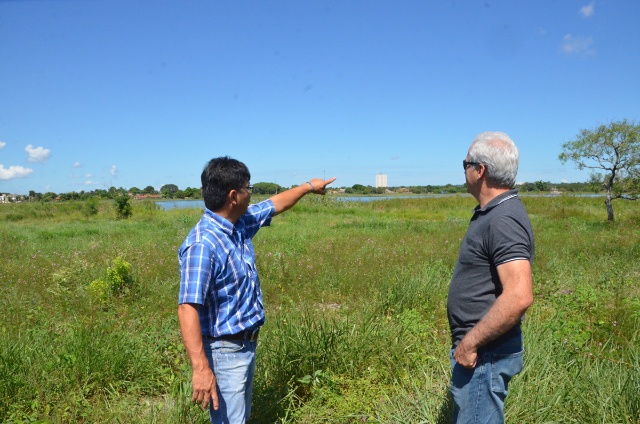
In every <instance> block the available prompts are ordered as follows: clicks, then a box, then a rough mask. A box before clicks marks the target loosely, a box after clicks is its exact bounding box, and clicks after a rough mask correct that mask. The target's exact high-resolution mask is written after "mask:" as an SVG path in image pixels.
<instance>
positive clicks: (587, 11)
mask: <svg viewBox="0 0 640 424" xmlns="http://www.w3.org/2000/svg"><path fill="white" fill-rule="evenodd" d="M595 12H596V5H595V3H594V2H591V3H589V4H588V5H586V6H582V7H581V8H580V14H581V15H582V16H584V17H585V18H590V17H592V16H593V14H594V13H595Z"/></svg>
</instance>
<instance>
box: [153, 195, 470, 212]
mask: <svg viewBox="0 0 640 424" xmlns="http://www.w3.org/2000/svg"><path fill="white" fill-rule="evenodd" d="M446 196H456V194H413V195H406V196H405V195H396V196H336V197H333V198H334V199H336V200H338V201H342V202H372V201H375V200H389V199H425V198H436V197H446ZM465 196H466V195H465ZM156 204H157V205H158V206H159V207H160V208H161V209H162V210H165V211H167V210H170V209H203V210H204V200H163V201H161V202H156Z"/></svg>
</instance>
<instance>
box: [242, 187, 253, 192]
mask: <svg viewBox="0 0 640 424" xmlns="http://www.w3.org/2000/svg"><path fill="white" fill-rule="evenodd" d="M242 188H243V189H245V190H247V191H248V192H249V193H251V192H252V191H253V186H252V185H248V186H246V187H242Z"/></svg>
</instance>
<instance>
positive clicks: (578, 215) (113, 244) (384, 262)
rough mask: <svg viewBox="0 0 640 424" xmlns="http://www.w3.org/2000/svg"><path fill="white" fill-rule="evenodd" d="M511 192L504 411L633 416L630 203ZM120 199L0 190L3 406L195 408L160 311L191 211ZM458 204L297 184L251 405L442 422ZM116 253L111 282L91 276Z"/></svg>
mask: <svg viewBox="0 0 640 424" xmlns="http://www.w3.org/2000/svg"><path fill="white" fill-rule="evenodd" d="M523 200H524V202H525V206H526V207H527V209H528V211H529V213H530V216H531V219H532V223H533V226H534V231H535V235H536V241H537V246H536V247H537V255H536V261H535V263H534V280H535V295H536V303H535V304H534V305H533V307H532V308H531V309H530V311H529V312H528V313H527V317H526V320H525V324H524V327H525V332H526V338H525V348H526V356H525V369H524V370H523V372H522V373H521V374H520V375H519V376H518V377H516V378H515V379H514V380H513V382H512V384H511V385H510V395H509V397H508V399H507V404H506V415H507V421H508V422H518V423H541V422H543V423H544V422H549V423H551V422H562V423H564V422H575V423H605V422H606V423H609V422H615V423H618V422H619V423H638V422H640V404H639V403H640V401H639V398H640V397H639V395H638V393H640V364H639V363H638V362H639V358H640V343H639V340H638V336H639V332H640V300H639V299H640V296H639V294H640V293H639V291H640V289H639V287H640V285H639V284H638V283H639V282H640V273H639V271H638V269H639V268H638V266H637V258H638V256H639V254H640V225H639V224H640V205H639V204H637V203H633V202H626V203H624V202H620V203H616V216H617V221H616V222H615V223H613V224H611V223H608V222H606V212H605V209H604V206H603V205H602V200H601V199H592V198H579V197H568V196H567V197H564V196H563V197H554V198H542V197H525V198H524V199H523ZM133 206H134V209H133V216H132V218H131V219H128V220H117V219H116V216H115V212H114V211H113V206H112V204H111V203H107V202H105V203H100V204H98V205H93V206H92V208H94V212H91V213H88V209H87V206H86V205H85V204H83V203H82V202H68V203H35V204H19V205H0V240H1V247H0V255H1V257H2V266H1V267H0V282H2V284H1V285H0V301H1V302H2V304H3V305H4V306H3V313H2V314H1V315H0V422H6V423H29V422H49V423H71V422H73V423H75V422H81V423H82V422H86V423H95V422H105V423H107V422H108V423H111V422H145V423H146V422H151V423H176V422H184V423H187V422H189V423H194V422H195V423H206V422H208V414H207V413H206V412H204V411H201V410H200V409H199V408H197V407H196V406H194V405H192V404H191V403H190V402H189V400H190V393H191V387H190V375H191V371H190V368H189V365H188V359H187V358H186V355H185V353H184V350H183V348H182V344H181V341H180V335H179V329H178V323H177V317H176V307H177V304H176V302H177V290H178V284H179V276H178V267H177V260H176V251H177V248H178V246H179V245H180V243H181V242H182V240H183V238H184V237H185V235H186V234H187V232H188V231H189V230H190V228H191V227H192V226H193V225H194V224H195V222H197V220H198V219H199V217H200V215H201V211H198V210H195V209H194V210H171V211H161V210H158V209H156V208H155V207H154V206H153V204H150V203H136V202H134V204H133ZM474 206H475V202H474V201H473V199H472V198H471V197H470V196H467V195H464V196H462V195H460V196H452V197H446V198H436V199H395V200H379V201H375V202H371V203H359V202H345V201H339V200H335V199H332V198H329V197H325V198H319V197H308V198H305V199H303V200H302V201H301V202H300V203H299V204H298V205H297V206H296V207H295V208H293V209H292V210H290V211H288V212H287V213H285V214H283V215H281V216H278V217H276V218H275V219H274V220H273V223H272V225H271V227H269V228H264V229H263V230H262V231H261V232H260V233H259V234H258V236H257V237H256V238H255V239H254V245H255V249H256V253H257V257H258V266H259V272H260V276H261V282H262V287H263V293H264V298H265V304H266V309H267V323H266V325H265V327H264V328H263V331H262V332H261V336H260V341H259V347H258V368H257V375H256V382H255V389H254V404H253V417H252V422H255V423H275V422H280V423H326V422H336V423H345V422H367V421H368V422H379V423H404V422H406V423H420V422H423V423H440V422H449V421H450V416H451V405H450V402H449V399H448V396H447V384H448V378H449V373H450V370H449V366H450V365H449V359H448V351H449V348H450V346H449V345H450V341H449V334H448V325H447V320H446V311H445V307H446V293H447V287H448V283H449V279H450V277H451V272H452V270H453V266H454V264H455V260H456V257H457V253H458V249H459V246H460V241H461V239H462V237H463V236H464V233H465V231H466V227H467V224H468V220H469V218H470V215H471V210H472V208H473V207H474ZM95 210H97V213H95ZM116 258H121V259H122V260H123V261H126V262H127V263H128V264H130V265H131V268H130V269H131V279H130V281H129V280H128V281H129V283H128V285H127V287H126V290H118V291H114V292H113V293H111V294H110V295H109V296H108V297H107V298H106V299H98V298H96V297H95V296H92V294H91V290H89V289H88V288H89V286H90V285H91V283H92V282H93V281H95V280H98V279H103V280H108V278H110V275H111V274H110V272H112V271H109V270H110V268H111V269H112V267H113V265H112V264H113V261H114V259H116Z"/></svg>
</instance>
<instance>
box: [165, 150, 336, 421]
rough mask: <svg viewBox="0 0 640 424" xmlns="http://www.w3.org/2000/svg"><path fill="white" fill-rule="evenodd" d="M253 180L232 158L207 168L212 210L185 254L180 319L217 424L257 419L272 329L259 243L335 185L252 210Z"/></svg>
mask: <svg viewBox="0 0 640 424" xmlns="http://www.w3.org/2000/svg"><path fill="white" fill-rule="evenodd" d="M250 179H251V174H250V173H249V170H248V169H247V167H246V166H245V165H244V164H243V163H242V162H239V161H237V160H235V159H231V158H229V157H220V158H215V159H212V160H211V161H209V163H208V164H207V165H206V166H205V168H204V170H203V172H202V176H201V180H202V196H203V197H204V202H205V211H204V214H203V216H202V218H201V219H200V221H199V222H198V223H197V224H196V225H195V227H193V229H192V230H191V232H190V233H189V235H188V236H187V237H186V239H185V241H184V243H182V245H181V246H180V249H179V250H178V260H179V263H180V294H179V300H178V303H179V306H178V318H179V321H180V330H181V332H182V340H183V343H184V346H185V349H186V351H187V354H188V356H189V360H190V361H191V366H192V368H193V374H192V383H193V396H192V401H193V402H196V403H198V404H201V405H202V407H203V408H207V407H209V412H210V417H211V422H212V423H233V424H235V423H244V422H245V421H246V420H247V419H248V418H249V415H250V413H251V392H252V387H253V375H254V372H255V352H256V346H257V339H258V333H259V330H260V326H262V325H263V324H264V322H265V316H264V307H263V302H262V291H261V290H260V280H259V279H258V272H257V268H256V260H255V259H256V258H255V253H254V251H253V244H252V242H251V239H252V238H253V236H254V235H255V234H256V233H257V232H258V230H259V229H260V228H261V227H263V226H265V225H269V224H270V223H271V218H272V217H274V216H275V215H278V214H279V213H282V212H284V211H286V210H288V209H289V208H291V207H292V206H293V205H295V204H296V203H297V202H298V201H299V200H300V199H301V198H302V197H304V196H305V195H306V194H307V193H316V194H324V193H325V188H326V186H327V185H328V184H331V183H332V182H333V181H334V180H335V178H331V179H329V180H323V179H320V178H314V179H312V180H310V181H308V182H306V183H303V184H302V185H300V186H298V187H295V188H292V189H290V190H286V191H283V192H282V193H279V194H276V195H275V196H273V197H271V198H269V199H267V200H265V201H263V202H260V203H258V204H255V205H250V204H249V202H250V200H251V189H252V187H251V186H250V185H249V181H250Z"/></svg>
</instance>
